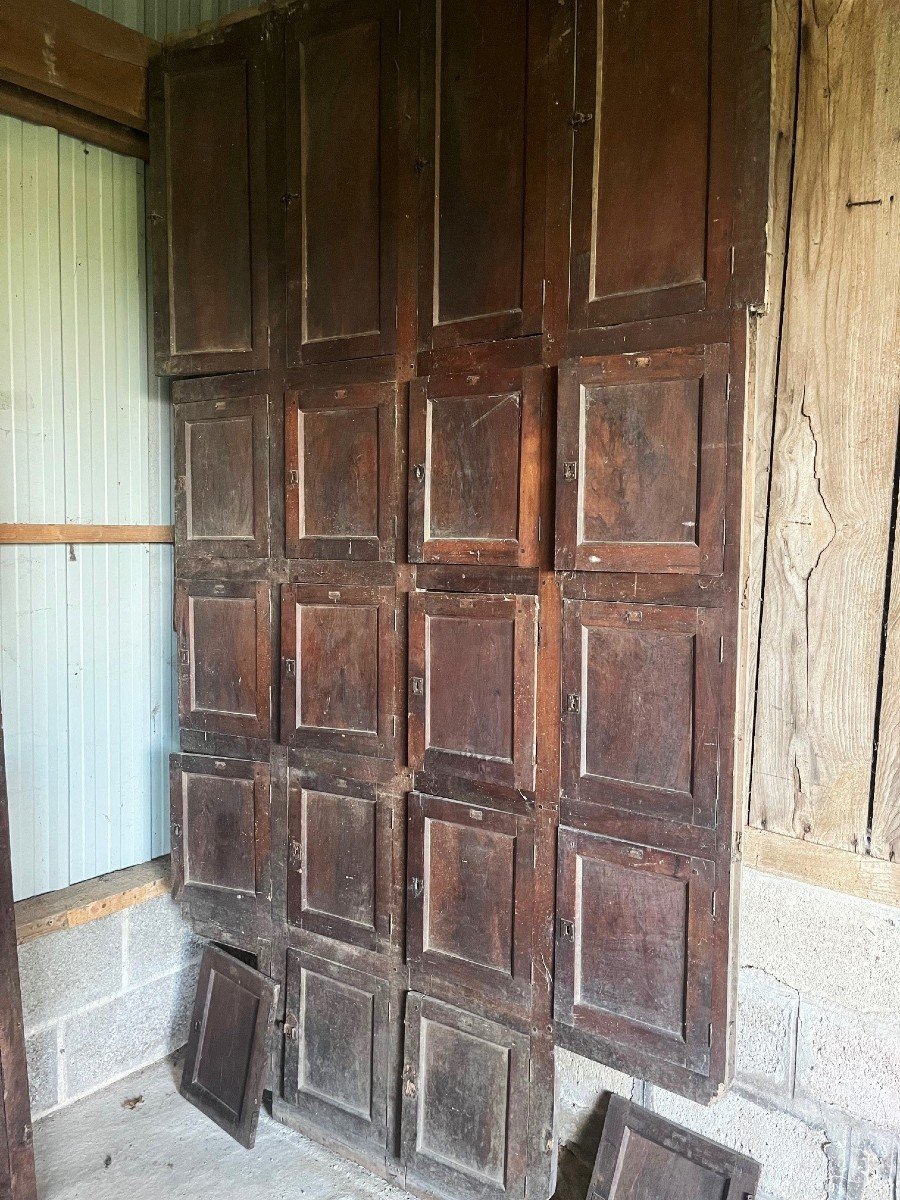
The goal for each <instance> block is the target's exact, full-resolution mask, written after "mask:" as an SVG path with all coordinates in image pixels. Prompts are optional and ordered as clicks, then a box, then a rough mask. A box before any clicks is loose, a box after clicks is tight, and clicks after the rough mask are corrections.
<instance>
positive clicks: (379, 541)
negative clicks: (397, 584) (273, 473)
mask: <svg viewBox="0 0 900 1200" xmlns="http://www.w3.org/2000/svg"><path fill="white" fill-rule="evenodd" d="M397 421H398V412H397V388H396V385H395V384H388V383H378V384H373V383H367V384H357V385H353V386H348V387H339V388H324V387H302V388H298V389H297V390H296V391H289V392H288V394H287V396H286V397H285V407H284V436H285V536H286V548H287V555H288V558H309V559H315V558H326V559H344V560H347V561H356V560H360V561H372V560H375V561H377V560H381V561H383V562H393V561H394V558H395V554H396V540H397V459H396V445H397Z"/></svg>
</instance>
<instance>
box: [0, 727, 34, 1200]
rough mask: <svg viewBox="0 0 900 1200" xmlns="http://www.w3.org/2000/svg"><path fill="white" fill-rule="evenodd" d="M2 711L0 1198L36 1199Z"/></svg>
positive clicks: (0, 811)
mask: <svg viewBox="0 0 900 1200" xmlns="http://www.w3.org/2000/svg"><path fill="white" fill-rule="evenodd" d="M8 803H9V801H8V796H7V791H6V760H5V757H4V751H3V713H2V710H0V1195H2V1196H3V1197H9V1200H37V1184H36V1182H35V1173H34V1149H33V1141H32V1130H31V1102H30V1099H29V1094H28V1066H27V1063H26V1061H25V1028H24V1021H23V1018H22V996H21V992H20V989H19V959H18V953H17V949H16V917H15V909H14V907H13V890H12V864H11V860H10V840H9V808H8Z"/></svg>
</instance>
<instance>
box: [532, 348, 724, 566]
mask: <svg viewBox="0 0 900 1200" xmlns="http://www.w3.org/2000/svg"><path fill="white" fill-rule="evenodd" d="M728 383H729V379H728V346H727V345H713V346H706V347H699V348H684V347H679V348H677V349H671V350H651V351H647V352H646V353H631V354H612V355H605V356H603V357H600V358H582V359H570V360H567V361H566V362H564V363H562V364H561V366H560V384H559V406H558V436H557V475H556V499H557V505H556V566H557V568H558V569H562V570H577V571H640V572H666V571H671V572H694V573H704V574H713V575H715V574H718V573H720V572H721V570H722V564H723V547H724V540H725V525H724V521H725V468H726V453H725V447H726V428H727V417H728Z"/></svg>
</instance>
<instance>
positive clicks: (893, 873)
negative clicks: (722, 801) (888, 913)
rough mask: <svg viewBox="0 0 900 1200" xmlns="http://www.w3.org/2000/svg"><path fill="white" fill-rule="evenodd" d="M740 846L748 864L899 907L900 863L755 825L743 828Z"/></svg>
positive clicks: (769, 871)
mask: <svg viewBox="0 0 900 1200" xmlns="http://www.w3.org/2000/svg"><path fill="white" fill-rule="evenodd" d="M741 849H742V857H743V862H744V866H745V867H755V868H756V869H757V870H759V871H765V872H766V874H768V875H779V876H781V877H782V878H785V879H795V880H798V881H799V882H801V883H811V884H815V885H816V886H817V887H824V888H829V889H830V890H831V891H835V892H842V893H843V894H844V895H848V896H856V897H857V898H858V899H860V900H871V901H874V902H875V903H877V904H889V905H892V906H894V907H900V863H893V862H889V861H888V860H887V859H882V858H872V857H870V856H868V855H864V854H855V853H853V852H852V851H850V850H839V849H837V848H835V847H833V846H820V845H818V844H817V843H815V842H808V841H804V840H803V839H802V838H796V837H789V836H788V835H786V834H783V833H775V832H773V831H772V830H769V829H754V828H752V827H747V828H746V829H744V831H743V834H742V837H741Z"/></svg>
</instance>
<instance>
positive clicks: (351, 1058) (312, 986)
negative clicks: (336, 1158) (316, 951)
mask: <svg viewBox="0 0 900 1200" xmlns="http://www.w3.org/2000/svg"><path fill="white" fill-rule="evenodd" d="M388 1001H389V993H388V985H387V984H386V983H385V982H384V981H383V980H380V979H375V978H373V977H372V976H370V975H367V974H365V973H363V972H361V971H357V970H354V969H352V968H350V967H344V966H339V965H338V964H336V963H331V962H326V961H325V960H324V959H321V958H317V957H315V956H313V955H309V954H303V953H299V952H297V951H293V950H292V951H289V952H288V982H287V1016H286V1022H285V1027H286V1030H287V1031H288V1039H287V1041H286V1043H285V1060H284V1071H285V1076H284V1095H285V1099H286V1100H287V1101H288V1103H289V1104H290V1105H292V1106H293V1107H294V1108H295V1109H297V1110H298V1112H299V1113H300V1114H301V1115H302V1116H303V1117H304V1118H305V1119H306V1120H308V1121H311V1122H312V1123H314V1124H315V1125H317V1126H318V1127H320V1128H321V1129H322V1130H323V1131H324V1132H328V1133H337V1135H338V1136H339V1137H341V1138H342V1139H343V1140H345V1141H350V1142H357V1143H366V1144H369V1145H370V1146H371V1145H373V1144H374V1145H377V1146H381V1147H384V1146H385V1141H386V1137H387V1129H388V1112H387V1099H388V1054H389V1046H390V1038H391V1033H390V1010H389V1003H388Z"/></svg>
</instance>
